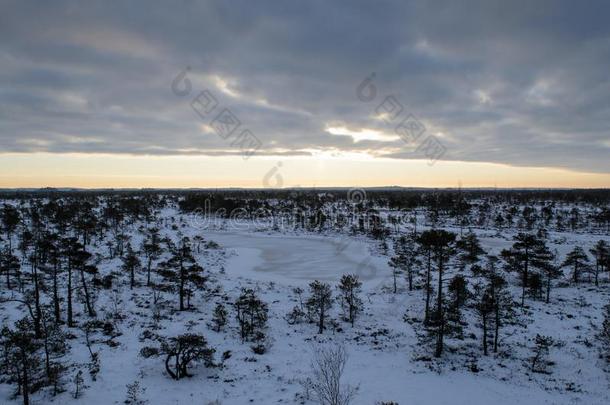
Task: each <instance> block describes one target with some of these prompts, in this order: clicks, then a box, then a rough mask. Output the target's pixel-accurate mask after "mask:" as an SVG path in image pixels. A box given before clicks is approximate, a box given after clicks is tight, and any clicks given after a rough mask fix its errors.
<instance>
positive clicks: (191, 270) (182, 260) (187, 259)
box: [159, 238, 205, 311]
mask: <svg viewBox="0 0 610 405" xmlns="http://www.w3.org/2000/svg"><path fill="white" fill-rule="evenodd" d="M159 274H160V275H161V276H162V277H163V278H164V279H165V280H166V281H169V282H170V283H172V284H174V285H175V286H176V287H177V288H176V289H177V290H178V298H179V308H180V311H184V310H185V309H187V308H190V296H191V294H192V289H191V287H190V286H191V285H194V286H197V287H203V285H204V282H205V278H204V277H203V268H202V267H201V266H199V265H198V264H197V262H196V260H195V258H194V257H193V255H192V252H191V247H190V240H189V239H188V238H183V239H182V241H181V242H180V246H179V247H178V248H175V247H173V249H172V257H171V258H170V259H169V260H168V261H167V262H165V263H162V264H161V268H160V270H159ZM185 299H187V305H185Z"/></svg>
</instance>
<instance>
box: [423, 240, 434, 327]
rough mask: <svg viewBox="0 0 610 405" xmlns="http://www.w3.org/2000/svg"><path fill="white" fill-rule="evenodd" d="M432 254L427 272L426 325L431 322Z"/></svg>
mask: <svg viewBox="0 0 610 405" xmlns="http://www.w3.org/2000/svg"><path fill="white" fill-rule="evenodd" d="M431 261H432V252H428V270H427V272H426V313H425V315H424V323H425V324H427V323H428V322H430V292H431V291H430V267H431V266H432V263H431Z"/></svg>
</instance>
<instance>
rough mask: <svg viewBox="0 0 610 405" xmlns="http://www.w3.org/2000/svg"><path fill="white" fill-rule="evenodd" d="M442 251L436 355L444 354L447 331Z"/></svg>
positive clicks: (437, 307) (437, 308)
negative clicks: (444, 311) (444, 317)
mask: <svg viewBox="0 0 610 405" xmlns="http://www.w3.org/2000/svg"><path fill="white" fill-rule="evenodd" d="M442 255H443V254H442V252H441V253H440V254H439V259H438V298H437V301H436V312H437V317H438V336H437V339H436V353H435V356H436V357H441V354H443V337H444V333H445V320H444V319H443V316H444V314H443V256H442Z"/></svg>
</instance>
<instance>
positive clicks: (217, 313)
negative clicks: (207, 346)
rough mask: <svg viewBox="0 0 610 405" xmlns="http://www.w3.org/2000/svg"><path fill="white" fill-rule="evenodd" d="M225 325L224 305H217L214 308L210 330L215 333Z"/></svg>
mask: <svg viewBox="0 0 610 405" xmlns="http://www.w3.org/2000/svg"><path fill="white" fill-rule="evenodd" d="M226 324H227V310H226V308H225V306H224V305H222V304H221V303H218V304H217V305H216V308H214V317H213V318H212V325H213V326H212V329H213V330H214V331H215V332H220V331H221V330H223V329H224V327H225V325H226Z"/></svg>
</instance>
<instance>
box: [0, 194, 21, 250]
mask: <svg viewBox="0 0 610 405" xmlns="http://www.w3.org/2000/svg"><path fill="white" fill-rule="evenodd" d="M0 219H1V221H2V227H3V230H4V234H5V235H6V240H7V242H8V251H9V254H12V253H13V234H14V233H15V230H16V229H17V225H19V222H21V215H20V214H19V211H18V210H17V208H15V207H13V206H12V205H8V204H4V206H3V207H2V211H0Z"/></svg>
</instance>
